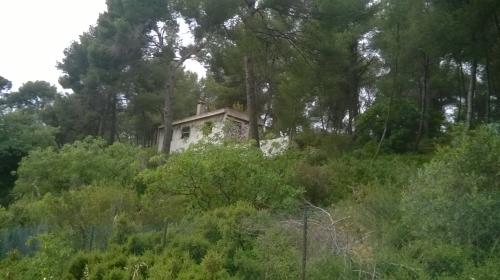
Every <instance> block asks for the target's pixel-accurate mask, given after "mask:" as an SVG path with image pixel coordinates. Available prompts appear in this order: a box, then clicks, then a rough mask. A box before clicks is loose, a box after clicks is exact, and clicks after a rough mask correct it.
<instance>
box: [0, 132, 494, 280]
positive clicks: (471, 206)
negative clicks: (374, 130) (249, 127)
mask: <svg viewBox="0 0 500 280" xmlns="http://www.w3.org/2000/svg"><path fill="white" fill-rule="evenodd" d="M451 138H452V141H451V143H449V144H447V145H443V146H442V147H441V148H439V149H438V150H437V151H436V152H435V153H433V154H425V155H422V154H420V155H418V154H382V155H380V156H378V157H377V158H373V151H372V150H370V148H369V147H365V149H353V148H348V147H345V146H342V144H341V143H344V142H342V140H341V139H339V141H337V143H340V144H338V145H336V146H335V145H330V146H328V145H323V143H332V142H331V141H322V140H321V137H317V136H316V138H315V139H316V140H314V141H313V140H312V139H311V137H309V138H307V137H306V136H303V138H302V139H298V140H297V142H298V143H299V144H298V147H295V148H293V149H291V150H290V151H289V152H287V153H285V154H283V155H280V156H276V157H272V158H268V157H264V156H263V155H262V154H261V153H260V151H259V150H258V149H255V148H253V147H252V146H251V145H241V144H234V143H227V144H224V145H219V146H213V145H200V146H196V147H194V148H192V149H190V150H188V151H187V152H185V153H182V154H177V155H174V156H172V157H170V158H169V159H168V160H166V159H165V158H163V157H162V156H158V155H154V154H153V153H151V152H150V151H147V150H143V149H140V148H137V147H134V146H130V145H128V144H122V143H116V144H113V145H111V146H108V145H106V144H105V143H104V142H102V141H101V140H96V139H87V140H85V141H81V142H75V143H74V144H71V145H66V146H64V147H63V148H61V149H58V150H56V149H41V150H36V151H33V152H31V153H30V154H29V156H27V157H25V158H24V159H23V160H22V162H21V165H20V167H19V169H18V173H17V175H18V180H17V182H16V185H15V188H14V190H13V192H12V199H13V200H14V202H13V203H12V204H10V205H9V206H8V208H0V227H1V229H0V239H1V247H0V252H1V259H0V278H1V279H299V277H300V275H301V273H302V270H301V267H302V266H301V265H302V264H301V260H302V254H303V247H302V242H303V241H302V239H303V217H302V215H303V212H304V210H303V208H304V205H307V215H308V225H309V226H308V250H307V266H306V268H307V269H306V272H307V277H308V279H495V278H496V277H498V275H500V244H499V239H500V230H499V229H500V178H499V177H500V171H499V170H500V136H499V134H498V131H496V130H495V129H494V128H486V127H483V128H479V129H477V130H474V131H470V132H467V133H464V132H463V131H459V132H456V133H455V134H454V135H452V137H451ZM329 140H331V139H329ZM301 141H302V142H301ZM304 143H310V144H314V145H312V146H311V145H305V144H304Z"/></svg>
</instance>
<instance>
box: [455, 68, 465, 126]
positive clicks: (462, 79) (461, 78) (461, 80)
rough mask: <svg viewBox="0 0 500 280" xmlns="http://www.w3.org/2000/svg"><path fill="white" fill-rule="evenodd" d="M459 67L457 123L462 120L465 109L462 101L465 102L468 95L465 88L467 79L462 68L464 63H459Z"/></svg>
mask: <svg viewBox="0 0 500 280" xmlns="http://www.w3.org/2000/svg"><path fill="white" fill-rule="evenodd" d="M459 65H460V66H459V67H458V68H457V76H458V83H459V85H458V87H459V89H458V92H459V96H458V113H457V119H456V121H457V122H459V121H461V120H462V107H463V104H462V100H463V97H464V96H465V95H466V94H467V90H466V88H465V77H464V69H463V66H462V61H460V62H459Z"/></svg>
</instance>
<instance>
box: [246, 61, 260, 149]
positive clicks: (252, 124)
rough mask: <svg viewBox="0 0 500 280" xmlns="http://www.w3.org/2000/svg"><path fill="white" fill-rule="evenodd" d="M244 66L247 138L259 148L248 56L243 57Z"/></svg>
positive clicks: (251, 68)
mask: <svg viewBox="0 0 500 280" xmlns="http://www.w3.org/2000/svg"><path fill="white" fill-rule="evenodd" d="M244 64H245V88H246V95H247V112H248V118H249V130H248V137H249V138H250V139H253V140H255V142H256V145H257V147H259V146H260V145H259V123H258V116H257V100H256V98H257V96H256V92H255V74H254V65H253V61H252V58H250V57H249V56H248V55H245V57H244Z"/></svg>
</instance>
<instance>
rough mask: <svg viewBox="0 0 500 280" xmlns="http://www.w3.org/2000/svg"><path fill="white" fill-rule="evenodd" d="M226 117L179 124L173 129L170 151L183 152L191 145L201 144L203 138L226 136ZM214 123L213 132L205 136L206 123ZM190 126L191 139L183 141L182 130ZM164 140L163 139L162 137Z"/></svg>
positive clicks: (221, 116)
mask: <svg viewBox="0 0 500 280" xmlns="http://www.w3.org/2000/svg"><path fill="white" fill-rule="evenodd" d="M223 119H224V115H217V116H213V117H210V118H204V119H200V120H195V121H191V122H188V123H183V124H178V125H175V126H174V127H173V130H174V131H173V134H172V142H171V144H170V151H171V152H172V153H174V152H181V151H183V150H186V149H187V148H188V147H189V146H190V145H192V144H196V143H198V142H200V140H202V139H203V138H209V139H216V138H221V137H222V136H223V135H224V132H223V130H224V121H223ZM207 122H212V124H213V128H212V132H211V133H210V134H209V135H208V137H206V136H204V135H203V128H204V126H205V123H207ZM186 126H189V127H190V133H189V138H186V139H182V128H183V127H186ZM162 134H163V133H162ZM162 138H163V137H162Z"/></svg>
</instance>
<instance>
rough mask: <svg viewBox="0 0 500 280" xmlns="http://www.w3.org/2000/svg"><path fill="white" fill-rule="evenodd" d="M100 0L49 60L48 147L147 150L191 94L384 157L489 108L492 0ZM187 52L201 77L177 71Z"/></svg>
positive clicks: (482, 118) (494, 92)
mask: <svg viewBox="0 0 500 280" xmlns="http://www.w3.org/2000/svg"><path fill="white" fill-rule="evenodd" d="M107 4H108V10H107V11H106V12H105V13H103V14H101V15H100V17H99V20H98V22H97V23H96V25H94V26H92V27H91V28H90V29H89V31H88V32H86V33H84V34H82V35H81V36H80V38H79V39H78V40H76V41H75V42H74V43H72V44H71V46H69V47H68V48H67V49H66V51H65V57H64V59H63V60H62V61H61V62H59V64H58V68H59V69H60V70H61V71H62V72H63V73H64V74H63V76H62V77H61V79H60V83H61V84H62V85H63V87H64V88H67V89H71V90H72V92H73V94H69V95H56V96H55V97H52V99H53V100H52V102H51V103H50V104H51V105H52V106H53V110H52V111H53V112H52V114H51V118H50V121H49V120H44V122H45V123H46V124H48V125H50V126H54V127H58V128H59V132H58V133H57V137H56V139H57V141H58V143H59V144H64V143H71V142H72V141H74V140H78V139H83V138H84V137H85V136H87V135H93V136H100V137H103V138H105V139H106V140H107V141H108V142H109V143H113V142H114V141H115V140H118V139H121V140H133V141H135V142H136V143H138V144H140V145H143V146H149V145H152V143H154V141H155V139H156V135H155V131H156V128H157V127H158V125H160V124H166V125H167V132H168V131H169V129H168V128H169V127H170V124H171V122H172V120H173V119H176V118H179V117H182V116H186V115H190V114H192V113H193V112H194V109H193V108H194V107H195V104H196V102H197V100H198V99H199V98H200V97H203V98H205V99H206V100H207V101H208V103H209V105H210V107H211V108H220V107H226V106H228V107H232V106H237V107H239V108H242V109H246V110H247V111H248V112H249V113H250V115H251V120H252V123H256V122H257V119H258V118H261V119H264V121H266V123H268V124H269V125H271V126H272V128H273V131H274V132H275V133H279V132H286V133H288V134H289V135H292V136H293V135H295V134H296V133H297V132H300V131H304V130H307V129H310V128H317V129H321V130H323V131H327V132H337V133H345V134H353V135H355V137H356V138H357V139H358V140H359V141H361V142H366V141H370V140H372V141H376V142H380V143H381V148H384V149H389V150H396V151H407V150H419V149H420V148H422V147H424V148H425V146H427V143H428V141H427V140H428V139H431V140H432V139H433V138H434V137H436V136H437V135H438V134H439V133H440V132H441V131H442V127H443V126H446V125H447V124H448V123H449V122H451V121H454V122H461V121H463V122H466V123H467V125H469V126H474V125H476V124H480V123H490V122H494V121H496V120H498V119H499V116H500V97H499V95H500V93H499V91H500V89H499V88H500V84H499V83H500V82H499V77H500V62H499V57H500V56H499V52H500V50H499V42H500V23H499V16H498V13H499V10H500V4H499V3H498V1H492V0H481V1H447V0H433V1H410V0H403V1H401V0H383V1H370V0H355V1H352V0H333V1H332V0H307V1H302V0H300V1H299V0H297V1H295V0H294V1H280V0H266V1H250V0H238V1H226V0H220V1H219V0H216V1H207V0H190V1H166V0H158V1H141V0H135V1H118V0H116V1H115V0H113V1H107ZM181 27H182V28H181ZM180 29H182V31H183V32H184V33H186V32H187V31H189V33H190V36H191V37H192V38H187V37H189V36H187V37H186V35H185V34H184V33H183V34H181V33H180V32H179V30H180ZM190 39H192V40H193V41H194V43H192V44H189V42H190V41H191V40H190ZM186 42H187V43H186ZM190 58H192V59H197V60H198V61H200V62H201V63H203V64H204V65H205V66H206V67H207V69H208V73H207V77H206V79H203V80H201V81H198V79H197V77H196V76H194V75H193V74H189V73H186V72H184V70H183V67H182V64H183V62H184V61H185V60H187V59H190ZM39 90H40V93H39V94H40V96H38V98H39V99H41V100H44V99H47V98H48V97H49V96H46V95H44V89H43V88H41V89H39ZM33 94H35V96H36V94H37V93H36V92H33ZM18 98H30V97H29V96H22V95H21V96H18ZM4 99H5V98H4ZM7 99H9V98H7ZM11 99H12V98H11ZM14 99H15V98H14ZM12 102H14V104H12ZM16 102H21V103H22V102H23V101H22V100H19V99H18V101H15V100H8V101H6V103H7V104H5V105H4V106H7V107H9V108H11V107H12V106H14V107H15V106H17V105H18V103H16ZM2 103H5V102H2ZM24 104H25V105H27V104H26V103H24ZM360 113H362V114H361V115H360ZM254 128H256V127H254ZM251 134H252V138H254V139H256V140H257V139H258V138H259V135H257V134H258V131H257V130H256V129H253V130H251ZM167 137H168V133H167ZM422 141H423V143H422ZM165 143H169V141H165Z"/></svg>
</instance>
